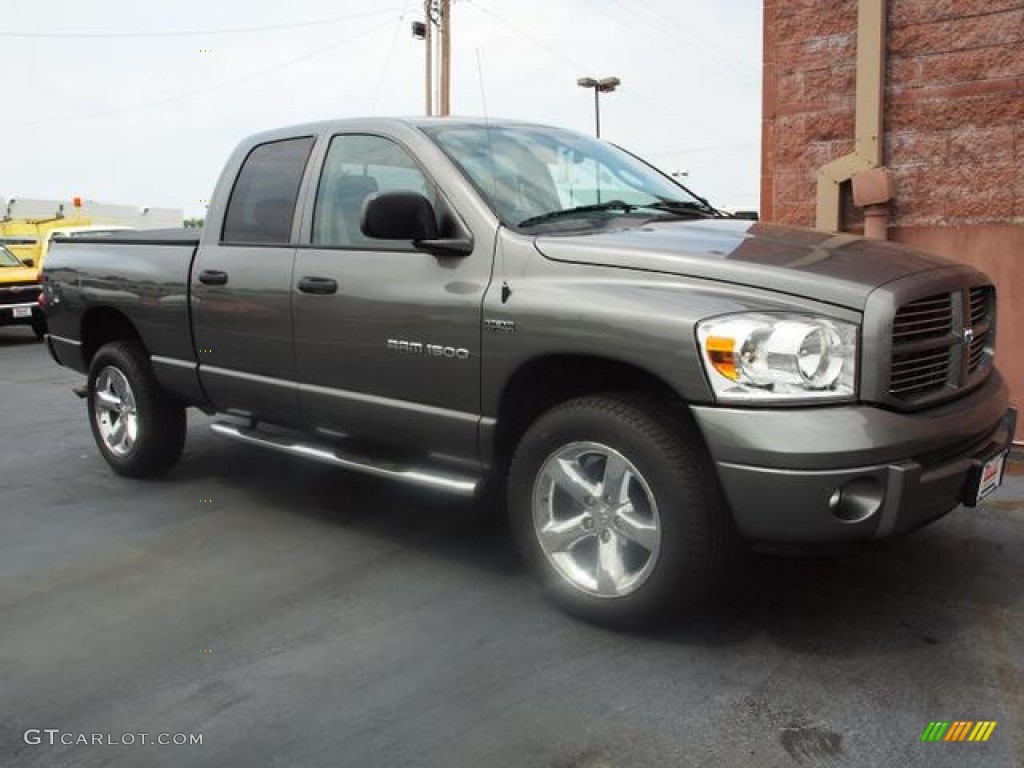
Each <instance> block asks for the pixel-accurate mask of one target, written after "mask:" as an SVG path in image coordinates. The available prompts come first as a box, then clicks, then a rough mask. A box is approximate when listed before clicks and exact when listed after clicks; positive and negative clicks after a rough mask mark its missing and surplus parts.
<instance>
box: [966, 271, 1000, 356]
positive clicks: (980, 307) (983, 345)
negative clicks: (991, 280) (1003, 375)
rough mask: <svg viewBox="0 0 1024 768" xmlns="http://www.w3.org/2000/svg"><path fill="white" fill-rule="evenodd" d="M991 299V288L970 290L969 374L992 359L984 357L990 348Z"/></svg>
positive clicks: (980, 287)
mask: <svg viewBox="0 0 1024 768" xmlns="http://www.w3.org/2000/svg"><path fill="white" fill-rule="evenodd" d="M993 298H994V293H993V290H992V286H989V285H979V286H976V287H974V288H971V290H970V294H969V298H968V306H969V309H968V317H970V326H971V330H972V331H973V332H974V338H973V339H972V340H971V343H970V347H969V349H968V353H967V370H968V371H969V372H970V373H974V372H975V371H977V370H978V369H980V368H981V367H982V366H983V365H984V364H985V363H986V362H987V361H989V360H991V359H992V356H991V355H986V354H985V352H986V350H989V349H990V348H991V336H992V309H993Z"/></svg>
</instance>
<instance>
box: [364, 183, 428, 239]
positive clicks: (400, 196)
mask: <svg viewBox="0 0 1024 768" xmlns="http://www.w3.org/2000/svg"><path fill="white" fill-rule="evenodd" d="M359 228H360V229H361V230H362V231H363V234H364V235H366V236H367V237H374V238H377V239H379V240H435V239H437V218H436V217H435V216H434V206H432V205H431V204H430V201H429V200H427V198H425V197H424V196H423V195H421V194H419V193H418V192H376V193H374V194H372V195H370V196H369V197H367V198H366V200H365V201H364V202H363V214H362V218H361V219H360V222H359Z"/></svg>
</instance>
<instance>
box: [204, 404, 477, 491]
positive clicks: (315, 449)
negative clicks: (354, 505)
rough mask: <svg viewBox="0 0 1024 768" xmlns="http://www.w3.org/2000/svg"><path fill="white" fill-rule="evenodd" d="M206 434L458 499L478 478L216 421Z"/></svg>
mask: <svg viewBox="0 0 1024 768" xmlns="http://www.w3.org/2000/svg"><path fill="white" fill-rule="evenodd" d="M210 431H211V432H213V433H214V434H216V435H220V436H221V437H226V438H228V439H231V440H237V441H238V442H240V443H248V444H249V445H258V446H261V447H263V448H270V449H271V450H274V451H279V452H281V453H287V454H289V455H291V456H298V457H300V458H303V459H312V460H313V461H319V462H322V463H324V464H331V465H332V466H335V467H341V468H342V469H350V470H353V471H355V472H362V473H364V474H367V475H374V476H375V477H384V478H387V479H389V480H397V481H398V482H401V483H409V484H410V485H418V486H421V487H424V488H433V489H435V490H440V491H446V492H448V493H453V494H456V495H458V496H472V495H473V494H475V493H476V489H477V486H478V485H479V483H480V479H479V478H477V477H473V476H470V475H460V474H456V473H454V472H450V471H443V470H437V469H420V468H415V469H414V468H410V467H404V466H400V465H398V464H393V463H390V462H386V461H380V460H378V459H371V458H368V457H365V456H357V455H355V454H346V453H342V452H341V451H340V450H338V449H336V448H335V447H333V446H327V445H322V444H316V443H312V442H303V441H301V440H296V439H292V438H289V437H284V436H279V435H271V434H267V433H264V432H260V431H259V430H256V429H251V428H249V427H241V426H237V425H235V424H229V423H227V422H223V421H218V422H214V423H213V424H211V425H210Z"/></svg>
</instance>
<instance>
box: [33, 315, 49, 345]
mask: <svg viewBox="0 0 1024 768" xmlns="http://www.w3.org/2000/svg"><path fill="white" fill-rule="evenodd" d="M32 332H33V333H34V334H35V335H36V338H37V339H39V340H40V341H42V340H43V337H44V336H45V335H46V321H45V320H34V321H33V322H32Z"/></svg>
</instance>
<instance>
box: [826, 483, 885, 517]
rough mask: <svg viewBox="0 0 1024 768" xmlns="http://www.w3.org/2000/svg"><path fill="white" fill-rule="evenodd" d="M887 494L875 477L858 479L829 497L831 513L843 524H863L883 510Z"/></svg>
mask: <svg viewBox="0 0 1024 768" xmlns="http://www.w3.org/2000/svg"><path fill="white" fill-rule="evenodd" d="M884 498H885V492H884V491H883V490H882V485H881V483H879V482H878V481H877V480H875V479H874V478H873V477H858V478H857V479H856V480H851V481H850V482H848V483H846V484H845V485H843V486H842V487H841V488H837V489H836V490H834V491H833V492H832V495H831V496H829V497H828V508H829V511H831V512H832V514H833V515H834V516H835V518H836V519H837V520H839V521H840V522H843V523H862V522H864V521H865V520H867V519H868V518H869V517H871V516H872V515H874V514H875V513H876V512H878V510H880V509H881V508H882V501H883V499H884Z"/></svg>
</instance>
